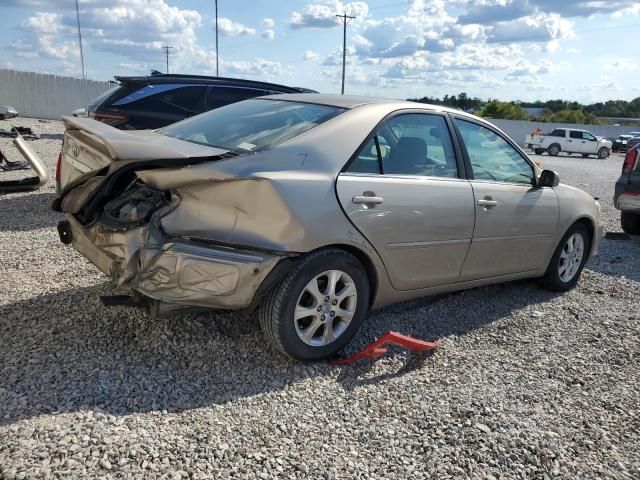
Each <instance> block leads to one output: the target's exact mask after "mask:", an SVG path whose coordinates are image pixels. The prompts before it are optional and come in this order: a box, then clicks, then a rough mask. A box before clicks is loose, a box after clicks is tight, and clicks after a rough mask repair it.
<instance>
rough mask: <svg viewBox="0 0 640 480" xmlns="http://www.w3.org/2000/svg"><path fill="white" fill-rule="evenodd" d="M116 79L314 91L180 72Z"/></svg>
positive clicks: (128, 81)
mask: <svg viewBox="0 0 640 480" xmlns="http://www.w3.org/2000/svg"><path fill="white" fill-rule="evenodd" d="M113 78H114V79H115V80H117V81H118V82H120V83H121V84H125V85H126V84H129V85H131V84H136V83H137V84H144V85H149V84H156V83H169V82H175V81H176V80H180V81H185V82H191V83H219V84H222V85H247V86H254V87H256V86H257V87H262V88H265V89H274V88H275V89H277V90H281V91H284V92H287V91H288V92H291V93H295V92H302V93H309V92H314V91H313V90H309V89H306V88H300V87H289V86H286V85H280V84H277V83H269V82H261V81H258V80H246V79H243V78H229V77H213V76H208V75H190V74H179V73H170V74H168V73H152V74H151V75H148V76H142V75H141V76H131V77H128V76H120V75H116V76H114V77H113Z"/></svg>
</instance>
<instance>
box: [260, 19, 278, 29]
mask: <svg viewBox="0 0 640 480" xmlns="http://www.w3.org/2000/svg"><path fill="white" fill-rule="evenodd" d="M275 24H276V22H275V21H274V20H273V19H272V18H265V19H263V20H262V26H263V27H264V28H273V27H274V26H275Z"/></svg>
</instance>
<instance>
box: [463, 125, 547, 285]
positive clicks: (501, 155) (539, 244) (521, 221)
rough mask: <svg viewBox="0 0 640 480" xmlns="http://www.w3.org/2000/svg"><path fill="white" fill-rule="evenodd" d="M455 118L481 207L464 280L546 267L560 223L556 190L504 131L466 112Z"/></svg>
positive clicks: (478, 206) (466, 262) (464, 272)
mask: <svg viewBox="0 0 640 480" xmlns="http://www.w3.org/2000/svg"><path fill="white" fill-rule="evenodd" d="M454 123H455V125H456V128H457V132H458V136H459V139H460V141H461V143H462V147H463V155H464V157H465V161H466V162H467V166H468V169H467V170H468V171H469V172H470V177H471V185H472V188H473V195H474V199H475V211H476V216H475V218H476V222H475V229H474V233H473V241H472V243H471V246H470V247H469V253H468V255H467V258H466V260H465V262H464V266H463V268H462V274H461V276H460V281H466V280H476V279H481V278H490V277H497V276H501V275H507V274H513V273H523V272H530V271H534V270H538V269H540V268H542V267H543V266H544V262H545V260H546V259H548V255H549V251H550V249H551V248H552V247H553V245H552V242H553V238H554V235H555V232H556V229H557V226H558V216H559V207H558V198H557V196H556V193H555V192H554V190H553V189H552V188H546V187H545V188H540V187H536V186H534V178H535V170H534V167H533V165H532V164H531V162H530V160H529V159H528V158H526V156H524V155H523V154H521V153H520V151H518V150H517V149H516V148H515V147H514V146H513V144H512V143H511V142H510V141H508V140H507V139H506V138H505V137H503V136H502V135H501V134H500V133H499V132H497V131H496V130H493V129H491V128H489V127H488V126H486V125H485V124H480V123H476V122H475V121H473V120H471V119H468V118H466V117H465V118H462V117H456V118H455V120H454Z"/></svg>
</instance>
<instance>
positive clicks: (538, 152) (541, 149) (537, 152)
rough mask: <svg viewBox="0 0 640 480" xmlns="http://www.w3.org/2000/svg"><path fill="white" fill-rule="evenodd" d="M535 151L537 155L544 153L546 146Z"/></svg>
mask: <svg viewBox="0 0 640 480" xmlns="http://www.w3.org/2000/svg"><path fill="white" fill-rule="evenodd" d="M534 152H535V154H536V155H542V154H543V153H544V148H536V149H535V150H534Z"/></svg>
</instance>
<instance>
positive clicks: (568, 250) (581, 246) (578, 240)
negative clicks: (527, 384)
mask: <svg viewBox="0 0 640 480" xmlns="http://www.w3.org/2000/svg"><path fill="white" fill-rule="evenodd" d="M571 245H573V247H571ZM572 248H573V249H578V251H579V253H578V251H576V253H575V254H574V251H575V250H573V249H572ZM590 251H591V236H590V235H589V230H588V229H587V227H586V226H585V225H584V224H583V223H575V224H574V225H573V226H572V227H571V228H570V229H569V230H568V231H567V233H565V234H564V236H563V237H562V240H560V243H559V244H558V247H557V248H556V251H555V252H554V253H553V257H551V261H550V262H549V266H548V267H547V271H546V272H545V274H544V276H543V277H541V278H539V279H538V283H539V284H540V285H541V286H542V287H544V288H546V289H548V290H552V291H554V292H566V291H567V290H571V289H572V288H573V287H575V285H576V283H577V282H578V280H579V279H580V275H581V274H582V269H583V268H584V264H585V263H586V262H587V258H588V257H589V252H590ZM578 257H579V258H578Z"/></svg>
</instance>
